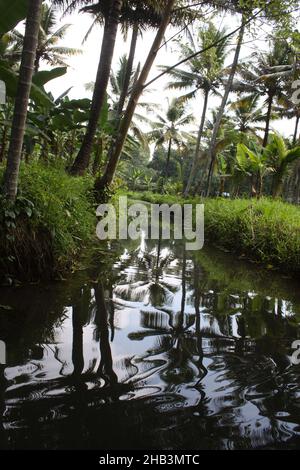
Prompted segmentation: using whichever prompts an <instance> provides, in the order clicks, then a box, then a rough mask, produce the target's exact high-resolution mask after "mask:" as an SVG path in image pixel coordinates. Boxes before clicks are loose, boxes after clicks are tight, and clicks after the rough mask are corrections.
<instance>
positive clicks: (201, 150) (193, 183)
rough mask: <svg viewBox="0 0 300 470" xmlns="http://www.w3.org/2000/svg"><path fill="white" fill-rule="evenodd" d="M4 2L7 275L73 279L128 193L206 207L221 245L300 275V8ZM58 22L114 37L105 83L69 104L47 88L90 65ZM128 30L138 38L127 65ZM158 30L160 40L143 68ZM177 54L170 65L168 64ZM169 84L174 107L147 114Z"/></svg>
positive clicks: (233, 1) (188, 2) (255, 1)
mask: <svg viewBox="0 0 300 470" xmlns="http://www.w3.org/2000/svg"><path fill="white" fill-rule="evenodd" d="M6 3H7V2H6V1H5V0H0V18H1V19H0V86H1V89H0V93H1V97H0V102H1V104H0V178H1V180H0V185H1V188H0V190H1V198H0V218H1V228H0V242H1V249H0V254H1V263H0V264H1V266H0V270H1V276H2V277H3V276H5V277H6V278H7V279H10V278H11V277H14V276H17V277H19V278H21V277H22V278H24V279H35V278H40V277H47V276H48V277H49V276H50V277H53V275H56V274H57V273H58V272H61V271H63V270H64V269H66V268H68V267H70V266H71V265H72V264H73V263H74V261H75V260H76V255H77V253H79V252H81V251H82V247H83V246H86V245H88V244H89V242H90V241H91V240H92V239H93V236H94V231H95V220H94V212H95V206H96V204H97V203H99V202H101V201H103V200H105V199H107V197H109V196H111V195H112V194H113V193H114V192H115V191H116V190H118V189H119V188H120V189H121V190H122V191H123V192H124V191H139V192H143V191H147V194H146V195H145V194H144V196H145V197H147V198H148V200H149V199H151V193H153V198H154V199H155V201H157V198H158V196H157V194H155V193H160V194H161V195H163V196H162V199H163V200H164V202H172V201H173V200H178V196H180V197H182V198H183V197H185V198H187V199H189V198H191V197H194V198H195V199H193V200H194V201H198V200H199V197H200V196H201V197H208V198H209V199H207V200H206V201H205V203H206V214H207V215H206V217H207V221H206V226H207V233H208V234H209V238H210V239H213V240H214V241H216V242H217V243H218V244H220V245H222V246H224V247H227V248H229V249H231V250H232V249H235V250H237V251H239V252H241V253H245V254H247V255H251V257H254V258H256V259H258V260H260V261H264V262H267V263H269V264H278V265H282V266H284V267H285V268H287V269H290V270H299V266H300V262H299V243H300V242H299V238H300V237H299V227H300V220H299V217H300V216H299V207H297V205H298V204H299V200H300V144H299V139H300V135H299V133H300V129H299V121H300V106H299V104H300V99H299V81H298V80H299V70H300V67H299V54H300V50H299V47H300V33H299V32H298V30H297V20H298V15H299V2H298V1H294V0H293V1H292V0H252V1H248V0H207V1H205V2H197V1H196V0H160V1H157V0H143V1H136V0H53V1H50V0H49V1H48V0H47V1H46V0H45V1H43V0H10V8H9V9H8V10H7V5H6ZM62 12H67V13H70V14H74V15H77V14H78V13H80V14H85V15H90V17H91V28H92V27H96V25H97V24H100V26H101V28H100V32H99V34H101V35H102V34H103V32H104V34H103V40H102V43H101V47H100V48H99V49H100V50H99V56H100V58H99V65H98V70H97V75H96V77H95V80H94V82H92V83H89V84H87V86H86V88H87V94H86V95H85V96H82V97H76V99H74V98H71V96H72V95H71V89H70V88H68V89H66V90H65V91H64V92H63V93H62V94H61V95H60V96H59V97H58V98H57V97H54V96H53V95H52V94H51V93H49V92H46V90H45V85H47V84H49V83H50V82H51V81H52V80H55V79H56V78H58V77H62V76H64V75H65V74H66V73H67V70H68V58H69V57H70V56H74V55H77V54H81V51H80V50H78V49H74V48H72V47H68V46H67V45H66V43H65V39H64V38H65V37H66V34H67V33H68V29H69V25H68V24H65V23H64V17H63V19H62V20H61V21H62V22H63V23H62V24H60V23H59V18H61V13H62ZM224 18H225V19H226V21H224ZM24 20H25V30H24V29H23V28H22V27H21V23H22V22H23V21H24ZM229 25H230V26H229ZM232 25H233V26H232ZM118 31H120V32H122V34H124V35H125V36H126V35H127V36H128V37H129V38H130V41H129V42H130V44H129V50H128V54H127V55H125V56H122V57H117V51H116V50H115V49H117V48H116V44H117V34H118ZM149 31H152V33H151V38H152V40H153V43H152V44H150V47H149V54H148V56H147V57H146V58H145V62H144V63H143V64H139V63H138V60H137V51H138V47H139V45H141V44H143V47H144V43H142V41H143V36H144V35H145V34H149ZM166 38H167V39H166ZM262 41H263V43H264V46H263V47H261V44H262ZM165 42H166V43H167V44H166V46H167V47H169V46H170V44H171V45H172V54H174V65H173V66H172V67H167V66H165V65H159V62H158V58H157V55H158V52H159V51H160V50H161V48H162V47H163V46H164V45H165ZM169 43H170V44H169ZM249 44H251V45H252V46H253V49H254V52H251V54H250V55H249V47H250V46H249ZM174 51H175V52H174ZM114 53H115V55H114ZM155 61H156V65H158V66H159V69H158V72H157V76H156V77H154V78H153V79H151V80H150V78H149V77H150V76H152V75H153V73H152V75H150V74H151V72H153V67H154V62H155ZM176 62H177V63H176ZM154 75H155V74H154ZM161 77H167V78H168V84H167V86H166V89H165V94H166V96H167V97H168V103H167V105H166V106H165V107H163V106H158V105H157V104H152V103H151V97H152V96H153V97H155V89H156V90H158V89H159V87H160V86H161V85H160V82H159V80H160V79H161ZM155 87H156V88H155ZM5 89H6V90H5ZM149 89H151V94H152V95H151V96H150V93H149ZM4 91H6V99H5V100H4V99H2V98H4ZM160 93H161V90H160ZM195 109H197V114H196V111H195ZM287 120H289V121H287ZM291 123H292V124H291ZM279 128H280V132H278V130H277V131H276V130H275V129H279ZM288 129H291V130H290V132H289V131H288ZM289 134H290V135H289ZM149 193H150V196H149ZM216 196H217V198H216V199H213V198H214V197H216ZM140 197H143V194H141V195H140ZM229 199H230V200H229ZM282 200H283V201H286V202H287V203H286V202H282Z"/></svg>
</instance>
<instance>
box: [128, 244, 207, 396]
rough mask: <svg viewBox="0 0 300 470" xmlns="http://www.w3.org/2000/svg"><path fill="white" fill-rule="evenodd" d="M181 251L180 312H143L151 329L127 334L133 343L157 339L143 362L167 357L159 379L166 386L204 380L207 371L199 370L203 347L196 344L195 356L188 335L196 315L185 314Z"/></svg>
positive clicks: (183, 268)
mask: <svg viewBox="0 0 300 470" xmlns="http://www.w3.org/2000/svg"><path fill="white" fill-rule="evenodd" d="M182 249H183V259H182V267H181V302H180V310H179V312H178V311H175V310H174V309H172V308H171V309H170V308H165V307H160V308H159V311H155V312H153V311H151V312H147V311H145V310H143V311H142V314H143V317H144V322H145V323H146V324H147V326H148V325H149V324H150V325H151V327H152V328H153V329H152V330H144V331H142V332H138V333H131V334H130V335H129V338H130V339H132V340H142V339H143V338H144V337H152V336H157V337H158V338H157V340H156V344H155V346H154V347H153V348H151V350H150V351H148V353H147V356H146V357H145V358H144V359H145V360H146V359H147V357H148V356H152V355H154V354H155V355H158V354H163V355H165V356H166V357H165V364H164V366H163V367H161V369H160V372H159V373H160V376H161V378H162V379H163V380H164V381H165V382H167V383H168V384H169V386H172V384H179V383H182V382H185V383H187V382H193V379H194V378H195V376H196V375H198V376H199V377H203V376H204V375H205V371H206V369H205V368H203V367H202V359H203V352H202V347H200V349H199V344H198V343H197V346H196V349H197V352H196V353H195V343H194V338H193V336H192V332H191V327H192V325H193V324H194V322H195V316H194V315H187V314H186V300H187V296H188V295H187V277H188V276H187V259H186V252H185V249H184V248H182ZM166 314H167V315H168V317H169V321H168V323H165V324H164V322H163V321H162V318H161V315H166ZM153 320H154V321H153ZM155 320H156V321H155ZM200 346H201V344H200ZM198 349H199V351H198ZM197 353H199V359H200V361H199V362H200V368H199V365H197V366H196V365H195V364H194V361H193V356H194V355H195V354H197ZM197 370H198V373H197ZM200 393H201V392H200Z"/></svg>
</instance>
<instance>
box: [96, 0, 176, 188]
mask: <svg viewBox="0 0 300 470" xmlns="http://www.w3.org/2000/svg"><path fill="white" fill-rule="evenodd" d="M174 3H175V0H169V2H168V4H167V6H166V8H165V12H164V16H163V20H162V23H161V25H160V27H159V29H158V31H157V33H156V37H155V39H154V42H153V44H152V47H151V49H150V52H149V54H148V57H147V59H146V62H145V65H144V67H143V69H142V71H141V74H140V76H139V78H138V80H137V82H136V84H135V86H134V89H133V91H132V94H131V97H130V100H129V103H128V106H127V109H126V111H125V115H124V117H123V119H122V121H121V124H120V128H119V132H118V135H117V138H116V141H115V144H114V151H113V152H112V153H111V156H110V158H109V160H108V164H107V167H106V170H105V173H104V175H103V177H102V178H101V179H99V180H97V181H96V184H95V189H96V191H98V192H100V193H101V192H102V191H103V190H104V189H105V188H106V187H109V186H110V184H111V183H112V181H113V178H114V175H115V172H116V169H117V166H118V163H119V160H120V156H121V153H122V150H123V146H124V143H125V139H126V137H127V134H128V130H129V127H130V124H131V121H132V118H133V115H134V112H135V108H136V106H137V103H138V100H139V98H140V96H141V94H142V92H143V89H144V85H145V83H146V80H147V78H148V75H149V73H150V70H151V68H152V65H153V63H154V60H155V58H156V56H157V53H158V51H159V48H160V45H161V42H162V40H163V38H164V35H165V32H166V29H167V27H168V25H169V22H170V18H171V14H172V8H173V5H174Z"/></svg>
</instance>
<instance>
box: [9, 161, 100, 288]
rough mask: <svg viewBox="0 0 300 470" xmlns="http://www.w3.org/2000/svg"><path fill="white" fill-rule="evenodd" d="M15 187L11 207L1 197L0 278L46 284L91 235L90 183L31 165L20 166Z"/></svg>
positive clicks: (67, 265)
mask: <svg viewBox="0 0 300 470" xmlns="http://www.w3.org/2000/svg"><path fill="white" fill-rule="evenodd" d="M2 179H3V168H1V167H0V182H1V181H2ZM0 184H1V183H0ZM19 187H20V190H19V195H18V198H17V201H16V204H15V205H11V204H10V203H9V202H7V201H6V200H5V199H4V198H3V197H1V196H0V278H2V280H3V278H4V277H6V278H14V277H17V278H18V279H22V280H23V279H25V280H26V281H29V280H34V279H41V278H45V279H49V278H51V277H53V276H54V275H56V274H57V273H58V272H61V271H65V270H67V269H69V268H70V266H71V265H72V263H73V261H74V259H75V258H76V256H77V254H78V252H79V251H80V250H81V249H82V247H83V246H84V245H85V244H87V243H88V242H89V240H91V238H92V236H93V233H94V232H95V215H94V214H95V210H94V207H93V200H92V196H91V191H92V188H93V179H92V178H90V177H84V178H73V177H70V176H68V175H67V174H66V173H65V172H62V171H61V169H59V168H57V169H56V168H50V167H47V166H44V165H42V164H39V163H32V164H30V165H25V164H24V165H22V167H21V172H20V186H19Z"/></svg>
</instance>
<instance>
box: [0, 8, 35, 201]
mask: <svg viewBox="0 0 300 470" xmlns="http://www.w3.org/2000/svg"><path fill="white" fill-rule="evenodd" d="M42 1H43V0H29V5H28V13H27V20H26V29H25V36H24V45H23V51H22V60H21V66H20V76H19V82H18V89H17V95H16V100H15V107H14V114H13V121H12V130H11V137H10V145H9V150H8V156H7V166H6V172H5V177H4V193H5V195H6V197H7V198H8V199H10V200H11V201H15V199H16V196H17V191H18V178H19V169H20V161H21V155H22V147H23V142H24V135H25V125H26V118H27V110H28V103H29V97H30V90H31V85H32V76H33V72H34V62H35V56H36V50H37V45H38V34H39V28H40V21H41V11H42V8H41V7H42Z"/></svg>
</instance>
